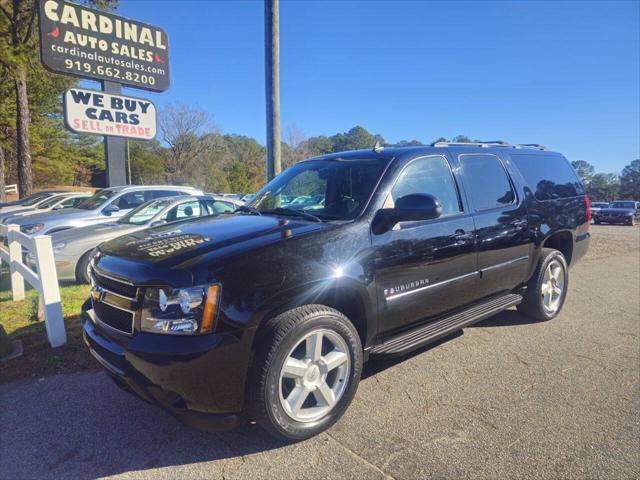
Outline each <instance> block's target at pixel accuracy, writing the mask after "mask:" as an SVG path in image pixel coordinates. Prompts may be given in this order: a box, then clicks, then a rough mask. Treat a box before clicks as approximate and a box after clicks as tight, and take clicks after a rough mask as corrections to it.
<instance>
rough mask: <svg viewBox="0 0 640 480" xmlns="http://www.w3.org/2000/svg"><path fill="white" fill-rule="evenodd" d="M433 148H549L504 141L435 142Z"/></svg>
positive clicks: (535, 144) (534, 144)
mask: <svg viewBox="0 0 640 480" xmlns="http://www.w3.org/2000/svg"><path fill="white" fill-rule="evenodd" d="M431 146H432V147H481V148H489V147H506V148H518V149H521V148H530V149H535V150H547V147H545V146H544V145H540V144H539V143H517V144H515V145H511V144H510V143H508V142H504V141H502V140H491V141H488V142H482V141H478V142H433V143H432V144H431Z"/></svg>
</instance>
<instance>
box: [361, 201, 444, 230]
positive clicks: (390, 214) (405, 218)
mask: <svg viewBox="0 0 640 480" xmlns="http://www.w3.org/2000/svg"><path fill="white" fill-rule="evenodd" d="M440 215H442V206H441V205H440V202H439V201H438V199H437V198H436V197H434V196H433V195H427V194H422V193H414V194H411V195H405V196H404V197H400V198H399V199H397V200H396V205H395V207H394V208H383V209H381V210H379V211H378V213H377V215H376V218H375V219H374V222H373V232H374V233H383V232H385V231H387V230H390V229H392V228H393V227H394V225H396V224H397V223H398V222H416V221H421V220H433V219H434V218H438V217H439V216H440Z"/></svg>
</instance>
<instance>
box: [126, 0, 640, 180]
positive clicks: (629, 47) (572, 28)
mask: <svg viewBox="0 0 640 480" xmlns="http://www.w3.org/2000/svg"><path fill="white" fill-rule="evenodd" d="M118 10H119V12H118V13H120V14H122V15H124V16H127V17H131V18H134V19H137V20H140V21H144V22H147V23H151V24H154V25H158V26H161V27H163V28H164V29H165V30H166V31H167V32H168V34H169V40H170V48H171V73H172V85H171V88H170V89H169V90H168V91H167V92H165V93H162V94H153V93H147V92H142V91H135V90H128V91H129V93H134V92H135V94H137V95H141V94H142V96H145V97H148V98H150V99H152V100H153V101H154V102H155V103H156V104H157V105H158V106H159V107H160V108H162V106H163V105H166V104H167V103H170V102H176V101H179V102H184V103H187V104H197V105H199V106H200V107H202V108H203V109H205V110H206V111H207V112H209V114H210V115H211V117H212V119H213V122H214V123H215V125H216V126H217V127H218V128H220V129H221V130H222V131H223V132H228V133H238V134H243V135H249V136H252V137H255V138H256V139H258V141H260V142H261V143H264V139H265V113H264V112H265V107H264V105H265V101H264V51H263V39H264V37H263V35H264V30H263V4H262V2H261V1H208V2H206V1H200V2H196V1H133V0H121V2H120V7H119V9H118ZM639 19H640V2H637V1H636V2H613V1H608V2H579V1H575V2H551V1H549V2H545V1H543V2H535V1H530V2H508V1H502V2H481V1H477V2H427V1H407V2H405V1H375V2H374V1H369V2H365V1H354V2H351V1H287V0H281V4H280V30H281V32H280V42H281V45H280V55H281V108H282V127H283V131H286V130H287V128H288V126H289V125H295V126H296V127H297V128H298V129H300V130H301V131H302V132H304V133H305V134H306V135H307V136H315V135H332V134H334V133H336V132H342V131H346V130H348V129H349V128H351V127H352V126H354V125H357V124H360V125H363V126H364V127H366V128H367V129H368V130H370V131H371V132H373V133H380V134H382V135H383V136H384V138H385V139H386V140H387V141H390V142H395V141H398V140H402V139H408V140H411V139H414V138H415V139H418V140H422V141H424V142H427V141H432V140H434V139H436V138H437V137H439V136H444V137H453V136H455V135H457V134H466V135H468V136H470V137H473V138H479V139H487V140H494V139H503V140H507V141H510V142H522V143H532V142H535V143H543V144H545V145H548V146H550V147H551V148H553V149H554V150H558V151H561V152H563V153H564V154H565V155H566V156H567V157H568V158H569V159H571V160H576V159H584V160H587V161H589V162H591V163H592V164H594V165H595V166H596V168H597V170H600V171H620V170H621V169H622V168H623V167H624V165H626V164H628V163H629V162H630V161H631V160H633V159H635V158H638V157H639V156H640V25H639V23H640V20H639Z"/></svg>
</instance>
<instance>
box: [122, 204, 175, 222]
mask: <svg viewBox="0 0 640 480" xmlns="http://www.w3.org/2000/svg"><path fill="white" fill-rule="evenodd" d="M175 201H176V199H175V198H165V199H160V200H151V201H150V202H147V203H143V204H142V205H140V206H139V207H138V208H134V209H133V210H131V211H130V212H129V213H127V214H126V215H125V216H124V217H122V218H121V219H120V220H118V223H124V224H127V225H144V224H145V223H147V222H148V221H149V220H151V219H152V218H153V217H154V216H155V215H156V214H157V213H158V212H160V211H161V210H162V209H164V208H165V207H166V206H167V205H171V204H172V203H173V202H175Z"/></svg>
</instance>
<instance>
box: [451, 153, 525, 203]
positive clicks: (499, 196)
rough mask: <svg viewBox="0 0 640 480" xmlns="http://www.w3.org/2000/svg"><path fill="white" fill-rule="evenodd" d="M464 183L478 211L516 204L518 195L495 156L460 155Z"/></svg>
mask: <svg viewBox="0 0 640 480" xmlns="http://www.w3.org/2000/svg"><path fill="white" fill-rule="evenodd" d="M460 164H461V165H462V169H463V171H464V183H465V186H466V187H467V190H468V191H469V196H470V200H471V204H472V205H473V208H474V209H475V210H476V211H480V210H488V209H490V208H495V207H501V206H503V205H509V204H510V203H513V202H515V199H516V195H515V193H514V191H513V188H512V187H511V182H509V177H507V172H506V170H505V169H504V166H503V165H502V162H501V161H500V160H499V159H498V157H496V156H495V155H460Z"/></svg>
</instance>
